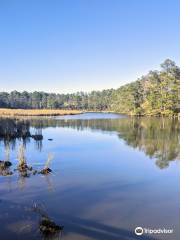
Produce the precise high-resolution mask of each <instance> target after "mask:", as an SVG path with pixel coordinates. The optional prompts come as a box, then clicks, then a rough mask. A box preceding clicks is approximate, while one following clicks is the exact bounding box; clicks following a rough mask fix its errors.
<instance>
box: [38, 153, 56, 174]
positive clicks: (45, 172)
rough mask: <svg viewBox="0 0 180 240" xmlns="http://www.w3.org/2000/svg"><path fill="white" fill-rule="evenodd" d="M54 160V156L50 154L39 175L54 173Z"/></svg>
mask: <svg viewBox="0 0 180 240" xmlns="http://www.w3.org/2000/svg"><path fill="white" fill-rule="evenodd" d="M53 158H54V155H53V154H52V153H49V154H48V158H47V160H46V163H45V165H44V168H43V169H42V170H41V171H40V172H39V173H41V174H48V173H50V172H52V170H51V169H50V163H51V162H52V160H53Z"/></svg>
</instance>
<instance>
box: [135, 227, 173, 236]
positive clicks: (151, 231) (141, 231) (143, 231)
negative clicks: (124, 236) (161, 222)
mask: <svg viewBox="0 0 180 240" xmlns="http://www.w3.org/2000/svg"><path fill="white" fill-rule="evenodd" d="M134 232H135V234H136V235H138V236H141V235H142V234H171V233H173V229H166V228H156V229H150V228H142V227H136V228H135V230H134Z"/></svg>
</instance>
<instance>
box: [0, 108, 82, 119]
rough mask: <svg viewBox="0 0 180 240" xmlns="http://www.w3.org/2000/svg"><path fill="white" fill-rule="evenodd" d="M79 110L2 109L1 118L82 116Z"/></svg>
mask: <svg viewBox="0 0 180 240" xmlns="http://www.w3.org/2000/svg"><path fill="white" fill-rule="evenodd" d="M80 113H82V112H81V111H78V110H62V109H9V108H0V116H12V117H13V116H61V115H75V114H80Z"/></svg>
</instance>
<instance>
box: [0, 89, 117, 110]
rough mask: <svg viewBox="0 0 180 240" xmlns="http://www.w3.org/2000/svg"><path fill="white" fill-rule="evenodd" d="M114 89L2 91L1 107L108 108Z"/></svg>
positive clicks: (0, 93)
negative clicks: (67, 92)
mask: <svg viewBox="0 0 180 240" xmlns="http://www.w3.org/2000/svg"><path fill="white" fill-rule="evenodd" d="M112 92H113V90H104V91H92V92H91V93H84V92H77V93H74V94H55V93H45V92H32V93H29V92H26V91H24V92H18V91H13V92H11V93H7V92H0V108H22V109H59V108H60V109H78V110H99V111H102V110H107V109H108V107H109V100H110V99H111V95H112Z"/></svg>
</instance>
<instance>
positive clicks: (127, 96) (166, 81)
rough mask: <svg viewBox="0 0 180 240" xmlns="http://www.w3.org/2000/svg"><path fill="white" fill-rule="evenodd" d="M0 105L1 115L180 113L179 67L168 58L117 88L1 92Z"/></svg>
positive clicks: (168, 114)
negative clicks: (84, 112)
mask: <svg viewBox="0 0 180 240" xmlns="http://www.w3.org/2000/svg"><path fill="white" fill-rule="evenodd" d="M0 108H5V109H1V110H0V115H10V116H23V115H27V116H51V115H65V114H77V113H80V112H81V111H82V110H85V111H114V112H118V113H125V114H129V115H156V116H159V115H164V116H179V117H180V68H179V67H178V66H176V64H175V63H174V62H173V61H171V60H169V59H167V60H165V61H164V63H162V64H161V71H150V72H149V73H148V74H147V75H146V76H142V77H141V78H140V79H138V80H137V81H135V82H132V83H129V84H126V85H124V86H121V87H120V88H118V89H116V90H115V89H108V90H103V91H92V92H91V93H84V92H78V93H75V94H54V93H45V92H33V93H28V92H26V91H24V92H22V93H20V92H17V91H13V92H11V93H7V92H1V93H0ZM7 108H11V109H7ZM18 108H21V109H18ZM27 109H28V110H27ZM59 109H61V110H59ZM72 109H74V110H72Z"/></svg>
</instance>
